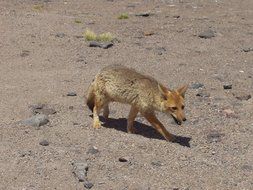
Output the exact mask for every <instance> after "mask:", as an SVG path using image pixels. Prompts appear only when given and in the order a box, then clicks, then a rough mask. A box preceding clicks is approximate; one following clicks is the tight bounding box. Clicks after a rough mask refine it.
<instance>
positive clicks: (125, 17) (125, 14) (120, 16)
mask: <svg viewBox="0 0 253 190" xmlns="http://www.w3.org/2000/svg"><path fill="white" fill-rule="evenodd" d="M128 18H129V16H128V14H127V13H122V14H120V15H119V16H118V19H120V20H121V19H128Z"/></svg>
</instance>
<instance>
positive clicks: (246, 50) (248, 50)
mask: <svg viewBox="0 0 253 190" xmlns="http://www.w3.org/2000/svg"><path fill="white" fill-rule="evenodd" d="M242 51H243V52H250V51H253V48H243V49H242Z"/></svg>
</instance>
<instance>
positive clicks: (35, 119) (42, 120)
mask: <svg viewBox="0 0 253 190" xmlns="http://www.w3.org/2000/svg"><path fill="white" fill-rule="evenodd" d="M48 122H49V120H48V117H47V116H46V115H44V114H38V115H35V116H32V117H30V118H28V119H25V120H23V121H21V122H20V123H21V124H22V125H27V126H32V127H40V126H42V125H45V124H47V123H48Z"/></svg>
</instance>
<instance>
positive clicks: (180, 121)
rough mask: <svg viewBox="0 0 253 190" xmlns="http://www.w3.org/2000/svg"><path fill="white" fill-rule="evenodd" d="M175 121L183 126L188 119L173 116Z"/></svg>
mask: <svg viewBox="0 0 253 190" xmlns="http://www.w3.org/2000/svg"><path fill="white" fill-rule="evenodd" d="M172 117H173V119H174V120H175V122H176V123H177V124H178V125H181V124H182V123H183V121H186V118H185V117H182V118H178V117H176V116H175V115H172Z"/></svg>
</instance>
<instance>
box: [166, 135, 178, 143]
mask: <svg viewBox="0 0 253 190" xmlns="http://www.w3.org/2000/svg"><path fill="white" fill-rule="evenodd" d="M166 140H167V141H170V142H176V141H177V138H176V136H174V135H167V136H166Z"/></svg>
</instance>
